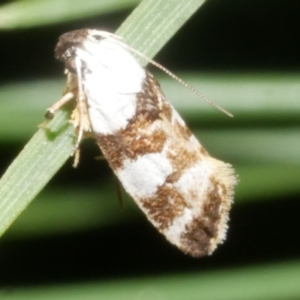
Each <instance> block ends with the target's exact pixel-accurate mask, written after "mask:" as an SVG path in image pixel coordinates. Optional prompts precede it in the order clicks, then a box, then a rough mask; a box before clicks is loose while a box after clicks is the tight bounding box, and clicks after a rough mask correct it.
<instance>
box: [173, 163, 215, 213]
mask: <svg viewBox="0 0 300 300" xmlns="http://www.w3.org/2000/svg"><path fill="white" fill-rule="evenodd" d="M213 170H214V168H213V167H212V165H211V164H210V163H209V162H208V161H207V160H201V161H198V162H197V163H196V164H194V165H193V166H192V167H190V168H188V169H185V171H184V173H183V174H182V175H181V176H180V178H179V179H178V181H177V182H175V183H174V188H175V189H177V190H178V191H179V193H180V194H181V195H183V197H184V199H185V201H186V202H187V204H188V205H190V206H192V207H199V209H201V205H202V204H203V201H204V200H206V197H205V195H206V193H207V190H208V188H209V184H210V183H209V180H208V178H209V175H210V174H211V172H212V171H213Z"/></svg>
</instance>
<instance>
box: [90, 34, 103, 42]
mask: <svg viewBox="0 0 300 300" xmlns="http://www.w3.org/2000/svg"><path fill="white" fill-rule="evenodd" d="M91 39H92V41H94V42H100V41H101V40H102V39H103V37H102V36H101V35H91Z"/></svg>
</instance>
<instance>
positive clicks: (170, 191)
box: [96, 73, 236, 256]
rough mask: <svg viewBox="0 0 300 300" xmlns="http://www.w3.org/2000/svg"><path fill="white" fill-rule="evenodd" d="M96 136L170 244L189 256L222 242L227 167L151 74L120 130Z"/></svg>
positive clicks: (230, 182) (230, 176)
mask: <svg viewBox="0 0 300 300" xmlns="http://www.w3.org/2000/svg"><path fill="white" fill-rule="evenodd" d="M96 138H97V141H98V144H99V146H100V148H101V150H102V152H103V153H104V155H105V156H106V158H107V160H108V162H109V164H110V166H111V167H112V169H113V170H114V172H115V174H116V175H117V177H118V178H119V180H120V181H121V183H122V185H123V187H124V188H125V190H126V191H127V192H128V193H129V194H130V195H131V196H132V198H133V199H134V200H135V202H136V203H137V205H138V206H139V207H140V208H141V209H142V210H143V211H144V213H145V214H146V216H147V218H148V219H149V221H150V222H151V223H153V225H154V226H155V227H156V228H157V229H158V230H159V231H160V232H161V233H163V234H164V235H165V236H166V238H167V239H168V240H169V241H170V242H171V243H173V244H174V245H176V246H177V247H178V248H180V249H181V250H182V251H183V252H185V253H188V254H190V255H192V256H202V255H205V254H209V253H211V252H212V251H213V250H214V249H215V248H216V246H217V245H218V244H219V243H222V241H223V240H224V238H225V235H226V229H227V221H228V211H229V209H230V206H231V202H232V196H233V187H234V185H235V184H236V178H235V176H234V172H233V169H232V168H231V166H230V165H229V164H226V163H224V162H222V161H219V160H216V159H214V158H212V157H211V156H210V155H209V154H208V153H207V152H206V150H205V149H204V148H203V147H202V146H201V145H200V143H199V142H198V140H197V139H196V138H195V137H194V136H193V134H192V133H191V132H190V130H189V129H188V128H187V126H186V125H185V123H184V121H183V120H182V119H181V117H180V116H179V114H178V113H177V112H176V110H175V109H174V108H173V107H172V106H171V105H170V103H169V102H168V101H166V99H165V97H164V95H163V93H162V91H161V89H160V87H159V85H158V83H157V82H156V80H155V79H154V78H153V76H152V75H151V74H149V73H147V76H146V79H145V80H144V83H143V88H142V91H141V92H140V93H138V94H137V95H136V114H135V116H134V117H133V118H132V119H130V120H129V122H128V125H127V126H126V128H125V129H123V130H120V131H118V132H117V133H116V134H113V135H99V136H97V137H96Z"/></svg>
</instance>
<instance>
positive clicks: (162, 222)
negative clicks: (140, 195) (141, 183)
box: [141, 183, 186, 230]
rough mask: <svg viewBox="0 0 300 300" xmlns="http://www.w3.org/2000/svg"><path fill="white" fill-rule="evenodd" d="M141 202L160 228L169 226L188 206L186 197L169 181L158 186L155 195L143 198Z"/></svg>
mask: <svg viewBox="0 0 300 300" xmlns="http://www.w3.org/2000/svg"><path fill="white" fill-rule="evenodd" d="M141 204H142V206H143V207H144V208H145V209H146V211H147V213H148V217H149V218H150V219H151V220H153V221H154V222H155V223H156V224H158V226H157V227H158V229H159V230H163V229H165V228H167V227H169V226H170V225H171V224H172V222H173V220H174V218H176V217H178V216H180V215H181V213H182V211H183V210H184V208H185V207H186V202H185V200H184V198H183V197H182V196H181V195H180V193H178V192H177V191H176V190H175V189H174V188H173V187H172V186H171V185H169V184H167V183H164V184H163V185H162V186H160V187H158V189H157V192H156V195H155V197H153V198H149V199H141Z"/></svg>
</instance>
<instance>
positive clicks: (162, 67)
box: [118, 40, 233, 117]
mask: <svg viewBox="0 0 300 300" xmlns="http://www.w3.org/2000/svg"><path fill="white" fill-rule="evenodd" d="M118 43H120V44H122V46H124V47H126V48H127V49H129V50H130V51H131V52H133V53H135V54H137V55H138V56H140V57H142V58H144V59H145V60H147V61H148V62H149V63H151V64H152V65H153V66H155V67H157V68H158V69H160V70H162V71H163V72H165V73H166V74H167V75H169V76H170V77H172V78H173V79H175V80H177V81H178V82H179V83H181V84H182V85H183V86H185V87H186V88H188V89H189V90H191V91H192V92H193V93H194V94H196V95H197V96H198V97H200V98H201V99H202V100H204V101H205V102H206V103H208V104H209V105H211V106H213V107H215V108H216V109H218V110H219V111H221V112H222V113H224V114H225V115H227V116H229V117H233V115H232V114H231V113H230V112H229V111H227V110H226V109H224V108H222V107H221V106H219V105H218V104H216V103H214V102H212V101H211V100H209V99H207V98H206V97H205V96H204V95H203V94H201V93H200V92H199V91H197V90H196V89H195V88H193V87H192V86H191V85H189V84H188V83H186V82H185V81H184V80H182V79H181V78H179V77H178V76H177V75H175V74H174V73H172V72H171V71H169V70H168V69H167V68H165V67H164V66H162V65H161V64H159V63H158V62H156V61H154V60H152V59H151V58H149V57H147V56H146V55H145V54H143V53H141V52H140V51H138V50H135V49H134V48H132V47H130V46H128V45H127V44H125V43H123V42H121V41H120V40H119V41H118Z"/></svg>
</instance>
